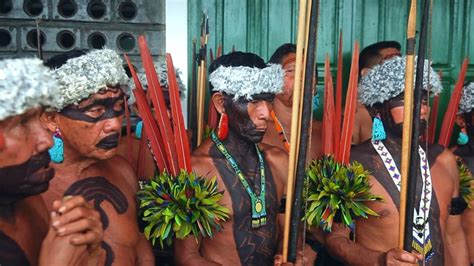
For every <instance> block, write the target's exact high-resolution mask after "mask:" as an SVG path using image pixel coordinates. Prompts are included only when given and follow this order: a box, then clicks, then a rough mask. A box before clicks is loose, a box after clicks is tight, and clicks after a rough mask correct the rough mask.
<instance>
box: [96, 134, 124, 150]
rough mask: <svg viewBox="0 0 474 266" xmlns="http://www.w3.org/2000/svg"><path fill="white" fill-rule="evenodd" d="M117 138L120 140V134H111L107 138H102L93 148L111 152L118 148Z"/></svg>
mask: <svg viewBox="0 0 474 266" xmlns="http://www.w3.org/2000/svg"><path fill="white" fill-rule="evenodd" d="M119 138H120V134H119V133H115V134H112V135H109V136H107V137H105V138H103V139H102V140H101V141H100V142H99V143H97V145H95V146H96V147H97V148H99V149H103V150H111V149H113V148H116V147H117V146H118V143H119Z"/></svg>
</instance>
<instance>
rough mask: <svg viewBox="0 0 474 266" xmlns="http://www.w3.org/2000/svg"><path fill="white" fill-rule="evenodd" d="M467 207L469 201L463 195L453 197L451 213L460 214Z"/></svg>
mask: <svg viewBox="0 0 474 266" xmlns="http://www.w3.org/2000/svg"><path fill="white" fill-rule="evenodd" d="M466 208H467V202H466V201H465V200H464V199H463V198H462V197H457V198H453V199H451V210H450V212H449V214H450V215H460V214H462V212H463V211H464V210H465V209H466Z"/></svg>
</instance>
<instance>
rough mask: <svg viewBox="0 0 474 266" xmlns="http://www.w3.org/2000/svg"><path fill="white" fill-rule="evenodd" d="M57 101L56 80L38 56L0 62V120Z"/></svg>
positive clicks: (51, 104)
mask: <svg viewBox="0 0 474 266" xmlns="http://www.w3.org/2000/svg"><path fill="white" fill-rule="evenodd" d="M59 102H60V98H59V94H58V83H57V81H56V79H55V78H54V75H53V73H52V71H51V70H49V69H48V68H47V67H46V66H44V65H43V62H42V61H41V60H40V59H37V58H22V59H6V60H2V61H0V120H4V119H6V118H8V117H11V116H16V115H21V114H23V113H24V112H25V111H27V110H29V109H32V108H37V107H40V106H51V107H57V106H58V104H59Z"/></svg>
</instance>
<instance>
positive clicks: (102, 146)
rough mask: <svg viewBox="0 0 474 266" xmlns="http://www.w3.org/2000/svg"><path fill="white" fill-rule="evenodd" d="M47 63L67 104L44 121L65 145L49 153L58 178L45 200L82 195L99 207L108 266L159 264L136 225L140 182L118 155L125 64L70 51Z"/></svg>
mask: <svg viewBox="0 0 474 266" xmlns="http://www.w3.org/2000/svg"><path fill="white" fill-rule="evenodd" d="M46 64H47V65H48V66H49V67H51V68H53V69H55V74H56V76H57V79H58V80H59V83H60V87H59V89H60V92H59V93H60V96H61V97H62V101H63V102H62V106H61V107H60V108H59V112H48V113H46V114H45V116H44V120H45V124H46V126H47V127H48V129H49V130H50V131H51V132H56V133H55V134H57V135H60V138H61V139H62V141H61V142H62V144H63V145H56V144H55V147H54V149H52V150H50V151H51V153H52V154H53V155H54V156H52V158H53V161H54V162H55V163H54V164H53V167H54V169H55V170H56V178H55V179H53V182H51V189H50V190H49V191H48V192H46V193H45V194H44V195H43V197H44V199H45V200H46V202H51V200H52V199H53V198H56V197H58V196H63V195H82V196H84V198H86V200H88V201H89V202H90V203H91V204H93V205H94V207H95V208H96V209H97V210H98V211H99V213H100V215H101V220H102V224H103V227H104V242H102V249H103V250H105V254H106V258H105V265H154V258H153V255H152V251H151V246H150V243H149V242H148V241H147V240H146V239H145V237H144V236H143V235H142V234H141V233H140V232H139V229H138V224H137V202H136V197H135V194H136V192H137V190H138V183H137V179H136V177H135V174H134V173H133V170H132V169H131V167H130V165H129V164H128V162H127V161H126V160H125V159H124V158H123V157H121V156H118V155H117V146H118V142H119V138H120V131H121V127H122V120H123V114H124V107H125V106H124V92H123V91H122V86H124V85H126V84H127V81H128V78H127V75H126V74H125V71H124V69H123V67H122V60H121V59H120V57H119V56H118V55H117V54H116V53H115V52H114V51H112V50H109V49H102V50H95V51H91V52H89V53H84V52H82V51H72V52H67V53H65V54H61V55H58V56H55V57H53V58H51V59H50V60H49V61H48V62H47V63H46ZM58 138H59V137H58ZM55 142H59V141H58V140H57V139H56V141H55ZM61 146H62V147H61Z"/></svg>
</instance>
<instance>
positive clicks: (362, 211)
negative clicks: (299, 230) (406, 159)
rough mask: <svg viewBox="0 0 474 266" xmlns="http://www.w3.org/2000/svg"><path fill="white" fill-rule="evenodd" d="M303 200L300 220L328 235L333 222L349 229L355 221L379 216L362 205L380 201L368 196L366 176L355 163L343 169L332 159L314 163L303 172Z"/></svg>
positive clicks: (364, 171)
mask: <svg viewBox="0 0 474 266" xmlns="http://www.w3.org/2000/svg"><path fill="white" fill-rule="evenodd" d="M306 178H307V180H306V181H307V182H305V183H306V186H307V187H306V189H305V200H306V201H307V204H308V208H307V210H306V213H305V215H304V217H303V220H304V221H305V222H307V223H308V224H309V225H310V226H311V225H316V226H319V227H320V228H322V229H323V230H324V231H328V232H330V231H331V228H332V225H333V222H340V223H342V224H344V225H346V226H348V227H353V225H354V221H355V219H357V218H359V217H364V218H368V216H369V215H372V216H379V215H378V214H377V213H376V212H374V211H373V210H372V209H370V208H369V207H367V205H366V204H365V203H366V202H369V201H381V200H382V197H380V196H376V195H373V194H372V193H371V192H370V189H371V185H370V183H369V172H368V171H366V170H364V168H363V167H362V165H361V164H360V163H358V162H353V163H351V164H348V165H343V164H341V163H338V162H337V161H336V160H334V158H333V156H324V157H322V158H321V159H318V160H314V161H312V162H311V164H310V166H309V167H308V169H307V171H306Z"/></svg>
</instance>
